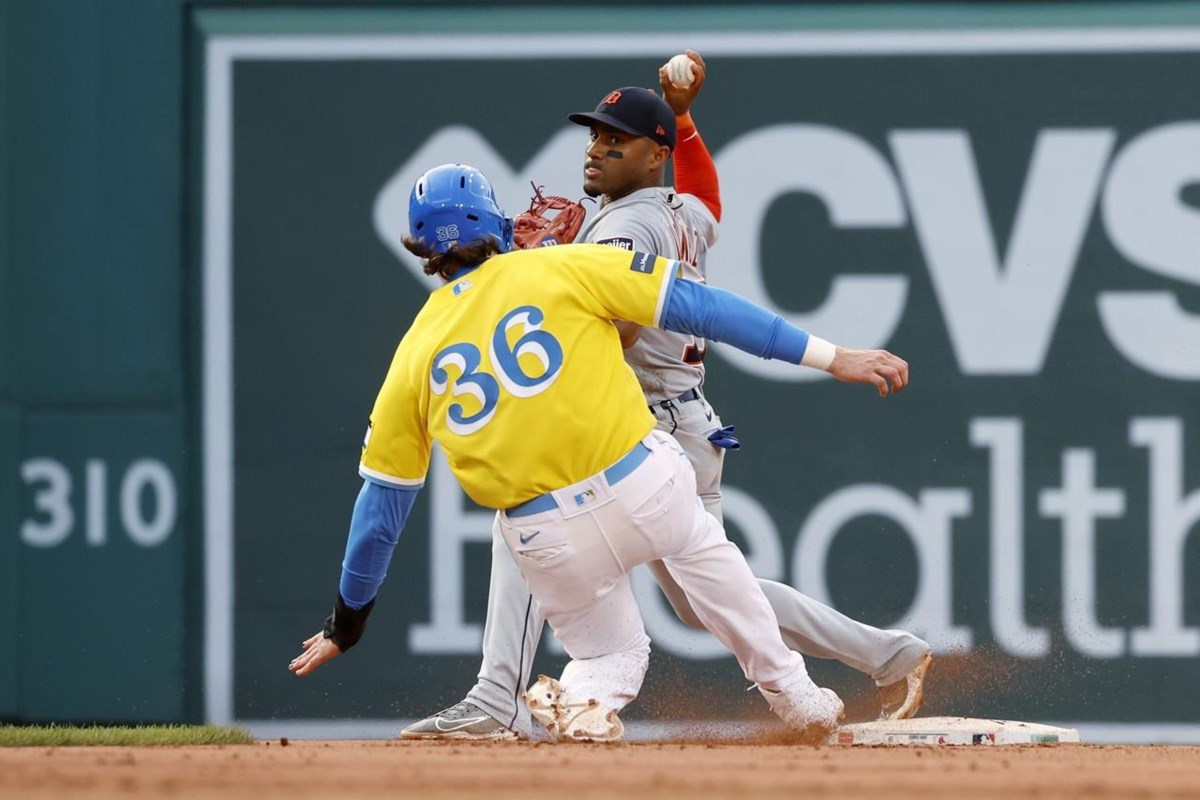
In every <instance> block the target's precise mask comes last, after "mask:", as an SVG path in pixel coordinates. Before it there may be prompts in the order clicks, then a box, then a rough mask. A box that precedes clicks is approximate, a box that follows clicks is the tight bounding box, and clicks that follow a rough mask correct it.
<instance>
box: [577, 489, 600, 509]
mask: <svg viewBox="0 0 1200 800" xmlns="http://www.w3.org/2000/svg"><path fill="white" fill-rule="evenodd" d="M595 499H596V490H595V489H588V490H586V491H583V492H580V493H579V494H577V495H575V505H577V506H581V505H583V504H585V503H587V502H589V501H591V500H595Z"/></svg>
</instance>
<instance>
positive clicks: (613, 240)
mask: <svg viewBox="0 0 1200 800" xmlns="http://www.w3.org/2000/svg"><path fill="white" fill-rule="evenodd" d="M596 244H606V245H608V246H609V247H619V248H621V249H622V250H628V251H629V252H631V253H632V252H633V239H631V238H629V237H628V236H610V237H608V238H607V239H601V240H599V241H598V242H596Z"/></svg>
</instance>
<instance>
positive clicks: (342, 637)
mask: <svg viewBox="0 0 1200 800" xmlns="http://www.w3.org/2000/svg"><path fill="white" fill-rule="evenodd" d="M374 607H375V600H371V602H369V603H367V604H366V605H365V606H363V607H362V608H357V609H355V608H351V607H350V606H348V605H346V601H345V600H343V599H342V595H341V593H340V592H339V593H338V596H337V600H335V601H334V603H333V613H332V614H330V615H329V616H328V617H327V618H326V619H325V638H326V639H331V640H332V641H333V643H334V644H336V645H337V646H338V650H341V651H342V652H343V653H344V652H346V651H347V650H349V649H350V648H351V647H354V645H356V644H358V640H359V639H361V638H362V635H363V631H365V630H366V627H367V617H369V616H371V609H372V608H374Z"/></svg>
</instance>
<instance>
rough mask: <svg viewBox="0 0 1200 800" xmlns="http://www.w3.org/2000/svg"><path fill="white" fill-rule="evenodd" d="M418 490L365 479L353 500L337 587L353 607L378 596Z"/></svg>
mask: <svg viewBox="0 0 1200 800" xmlns="http://www.w3.org/2000/svg"><path fill="white" fill-rule="evenodd" d="M417 492H418V489H407V488H403V489H402V488H396V487H393V486H384V485H382V484H379V483H373V482H371V481H369V480H367V481H363V487H362V489H361V490H360V491H359V493H358V499H357V500H355V501H354V515H353V516H352V517H351V518H350V536H349V537H348V538H347V539H346V557H345V558H344V559H343V560H342V579H341V583H340V584H339V587H338V588H339V590H340V591H341V595H342V599H343V600H344V601H345V603H346V605H347V606H349V607H350V608H353V609H355V610H357V609H360V608H362V607H363V606H365V605H366V604H367V603H369V602H371V601H372V600H374V599H375V595H376V594H377V593H378V592H379V585H380V584H382V583H383V579H384V578H385V577H387V568H388V564H390V563H391V561H392V553H393V552H394V551H395V549H396V543H397V542H399V541H400V532H401V531H403V530H404V524H405V523H406V522H407V521H408V515H409V512H411V511H412V507H413V503H415V502H416V500H417Z"/></svg>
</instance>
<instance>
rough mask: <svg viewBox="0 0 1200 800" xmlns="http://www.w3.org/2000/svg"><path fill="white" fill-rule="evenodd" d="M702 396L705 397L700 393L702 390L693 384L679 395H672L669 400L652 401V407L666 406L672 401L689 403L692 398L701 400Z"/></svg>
mask: <svg viewBox="0 0 1200 800" xmlns="http://www.w3.org/2000/svg"><path fill="white" fill-rule="evenodd" d="M702 397H704V395H702V394H700V390H699V389H697V388H696V387H694V386H693V387H692V388H691V389H688V390H687V391H686V392H684V393H683V394H681V395H679V396H678V397H672V398H671V399H669V400H661V401H659V402H657V403H651V404H650V409H651V410H653V409H654V407H655V406H658V407H660V408H666V407H667V406H668V405H670V404H671V403H687V402H689V401H691V400H699V399H701V398H702Z"/></svg>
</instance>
